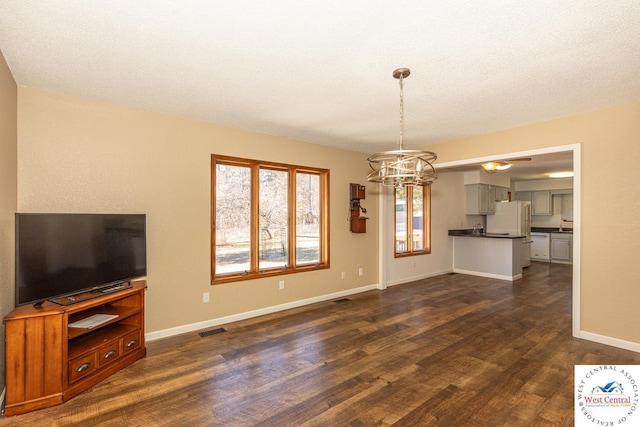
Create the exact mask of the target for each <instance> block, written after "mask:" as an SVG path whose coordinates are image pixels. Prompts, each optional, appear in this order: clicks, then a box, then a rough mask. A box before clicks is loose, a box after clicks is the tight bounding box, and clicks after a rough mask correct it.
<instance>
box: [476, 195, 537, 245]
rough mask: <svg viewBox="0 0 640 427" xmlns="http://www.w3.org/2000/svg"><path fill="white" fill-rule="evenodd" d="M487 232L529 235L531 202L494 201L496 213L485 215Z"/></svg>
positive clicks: (528, 236)
mask: <svg viewBox="0 0 640 427" xmlns="http://www.w3.org/2000/svg"><path fill="white" fill-rule="evenodd" d="M486 232H487V234H504V235H509V236H522V237H527V238H530V237H531V202H527V201H523V200H518V201H515V202H500V203H496V213H495V214H493V215H487V231H486Z"/></svg>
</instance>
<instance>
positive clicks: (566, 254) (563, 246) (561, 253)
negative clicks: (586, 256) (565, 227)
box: [551, 233, 573, 264]
mask: <svg viewBox="0 0 640 427" xmlns="http://www.w3.org/2000/svg"><path fill="white" fill-rule="evenodd" d="M572 247H573V235H572V234H571V233H551V262H559V263H565V264H570V263H572V262H573V256H572V252H573V251H572V249H573V248H572Z"/></svg>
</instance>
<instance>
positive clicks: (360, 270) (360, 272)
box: [358, 267, 364, 276]
mask: <svg viewBox="0 0 640 427" xmlns="http://www.w3.org/2000/svg"><path fill="white" fill-rule="evenodd" d="M363 274H364V272H363V271H362V267H360V268H359V269H358V276H362V275H363Z"/></svg>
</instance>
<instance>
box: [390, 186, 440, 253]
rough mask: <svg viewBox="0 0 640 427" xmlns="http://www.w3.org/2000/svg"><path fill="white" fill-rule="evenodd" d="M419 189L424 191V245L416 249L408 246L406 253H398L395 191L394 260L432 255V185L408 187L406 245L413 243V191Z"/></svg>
mask: <svg viewBox="0 0 640 427" xmlns="http://www.w3.org/2000/svg"><path fill="white" fill-rule="evenodd" d="M417 188H420V189H421V190H422V192H423V193H422V243H423V247H421V248H417V249H414V248H413V244H411V245H408V246H409V248H408V250H406V251H403V252H398V250H397V248H398V242H397V240H396V227H397V218H396V210H395V206H396V203H397V201H398V200H397V192H396V191H395V189H394V191H393V202H394V203H393V206H394V211H393V255H394V258H403V257H407V256H415V255H428V254H430V253H431V185H416V186H410V187H406V190H407V203H406V206H405V209H406V213H405V218H406V227H407V229H406V237H407V240H406V242H407V243H406V244H408V242H413V240H412V237H413V191H415V190H416V189H417Z"/></svg>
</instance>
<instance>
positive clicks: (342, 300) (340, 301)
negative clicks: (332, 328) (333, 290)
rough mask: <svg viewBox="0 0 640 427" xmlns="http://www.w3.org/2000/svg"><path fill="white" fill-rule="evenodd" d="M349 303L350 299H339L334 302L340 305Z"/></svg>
mask: <svg viewBox="0 0 640 427" xmlns="http://www.w3.org/2000/svg"><path fill="white" fill-rule="evenodd" d="M347 301H351V300H350V299H349V298H341V299H337V300H335V301H334V302H337V303H338V304H342V303H343V302H347Z"/></svg>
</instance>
